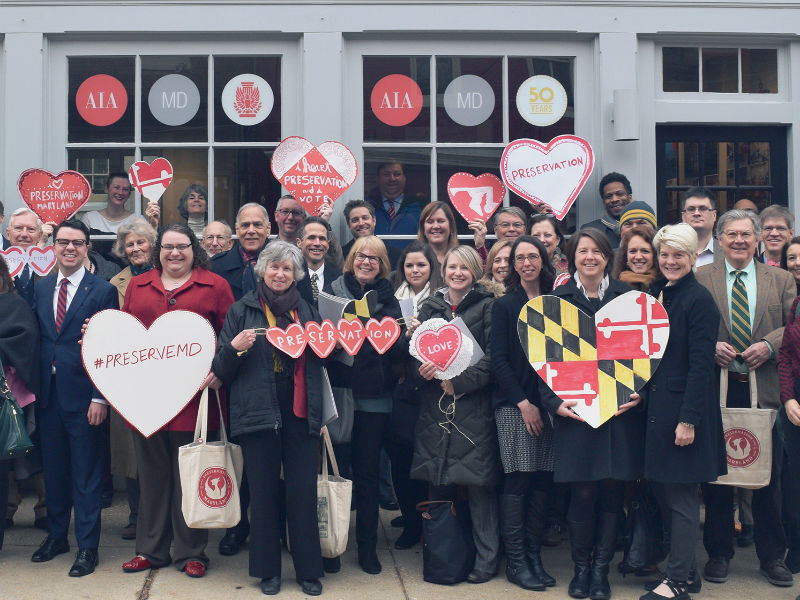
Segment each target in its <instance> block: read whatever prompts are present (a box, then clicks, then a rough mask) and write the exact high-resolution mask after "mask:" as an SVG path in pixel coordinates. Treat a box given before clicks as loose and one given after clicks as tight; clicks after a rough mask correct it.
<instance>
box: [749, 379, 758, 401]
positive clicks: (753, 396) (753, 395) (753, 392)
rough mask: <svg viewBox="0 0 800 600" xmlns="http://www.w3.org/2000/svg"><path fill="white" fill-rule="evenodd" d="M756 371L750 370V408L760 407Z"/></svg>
mask: <svg viewBox="0 0 800 600" xmlns="http://www.w3.org/2000/svg"><path fill="white" fill-rule="evenodd" d="M756 379H757V378H756V372H755V371H750V408H758V385H757V383H756Z"/></svg>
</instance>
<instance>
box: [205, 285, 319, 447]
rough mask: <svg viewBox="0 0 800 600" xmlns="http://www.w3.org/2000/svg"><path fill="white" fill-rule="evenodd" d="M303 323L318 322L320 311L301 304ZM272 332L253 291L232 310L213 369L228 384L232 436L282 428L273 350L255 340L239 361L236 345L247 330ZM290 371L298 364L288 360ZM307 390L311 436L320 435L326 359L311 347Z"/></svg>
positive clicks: (264, 341) (307, 352) (262, 339)
mask: <svg viewBox="0 0 800 600" xmlns="http://www.w3.org/2000/svg"><path fill="white" fill-rule="evenodd" d="M297 310H298V313H299V315H300V322H301V323H302V324H303V325H305V324H306V323H307V322H309V321H316V322H319V321H320V318H319V313H318V312H317V310H316V309H315V308H314V307H313V306H311V305H310V304H308V303H307V302H306V301H305V300H303V299H301V300H300V303H299V304H298V306H297ZM257 327H269V323H267V316H266V315H265V314H264V310H263V309H262V308H261V302H260V300H259V299H258V295H257V293H256V292H254V291H253V292H248V293H247V294H245V295H244V296H243V297H242V299H241V300H238V301H237V302H235V303H234V304H233V306H231V308H230V310H229V311H228V314H227V315H226V316H225V324H224V325H223V326H222V331H221V332H220V334H219V339H218V340H217V354H216V356H214V361H213V362H212V364H211V370H212V371H213V372H214V374H215V375H216V376H217V377H219V378H220V379H221V380H222V381H224V382H225V384H226V385H228V387H229V389H230V395H229V396H228V403H229V414H230V428H231V435H233V436H237V435H241V434H243V433H250V432H252V431H261V430H263V429H278V428H280V427H282V426H283V424H282V422H281V411H280V408H279V406H278V397H277V392H276V389H275V369H274V364H273V358H272V345H271V344H270V343H269V342H268V341H267V339H266V337H264V336H261V335H259V336H256V341H255V344H253V347H252V348H250V350H248V351H247V352H246V353H245V354H243V355H242V356H237V351H236V349H235V348H234V347H233V346H231V340H232V339H233V338H235V337H236V336H237V335H238V334H239V332H240V331H242V330H243V329H253V328H257ZM283 358H284V359H285V361H286V364H287V368H292V365H294V361H292V359H291V358H289V357H288V356H286V355H283ZM305 358H306V390H307V398H308V433H309V435H313V436H319V431H320V429H321V427H322V360H321V359H320V358H319V357H318V356H317V355H316V354H314V351H313V350H311V348H310V347H307V348H306V350H305Z"/></svg>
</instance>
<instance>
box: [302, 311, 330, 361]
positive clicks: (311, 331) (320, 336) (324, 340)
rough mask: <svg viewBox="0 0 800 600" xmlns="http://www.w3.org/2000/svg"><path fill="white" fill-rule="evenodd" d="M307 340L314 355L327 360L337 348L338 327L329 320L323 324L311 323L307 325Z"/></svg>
mask: <svg viewBox="0 0 800 600" xmlns="http://www.w3.org/2000/svg"><path fill="white" fill-rule="evenodd" d="M306 339H307V340H308V345H309V346H311V349H312V350H313V351H314V354H316V355H317V356H319V357H320V358H325V357H327V356H328V355H329V354H330V353H331V352H333V349H334V348H335V347H336V327H334V326H333V323H331V322H330V321H328V320H325V321H323V322H322V323H315V322H314V321H309V322H308V323H306Z"/></svg>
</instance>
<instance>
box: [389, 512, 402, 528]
mask: <svg viewBox="0 0 800 600" xmlns="http://www.w3.org/2000/svg"><path fill="white" fill-rule="evenodd" d="M389 525H391V526H392V527H405V526H406V518H405V517H404V516H403V515H400V516H399V517H395V518H394V519H392V520H391V521H389Z"/></svg>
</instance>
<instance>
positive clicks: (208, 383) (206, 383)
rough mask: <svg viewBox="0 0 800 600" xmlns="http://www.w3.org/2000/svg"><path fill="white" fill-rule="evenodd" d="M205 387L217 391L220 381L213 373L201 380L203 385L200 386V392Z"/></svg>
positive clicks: (220, 385)
mask: <svg viewBox="0 0 800 600" xmlns="http://www.w3.org/2000/svg"><path fill="white" fill-rule="evenodd" d="M207 387H210V388H211V389H212V390H218V389H220V388H221V387H222V380H221V379H220V378H219V377H217V376H216V375H214V373H213V371H212V372H209V374H208V375H206V378H205V379H203V383H202V384H201V385H200V389H201V390H204V389H206V388H207Z"/></svg>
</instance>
